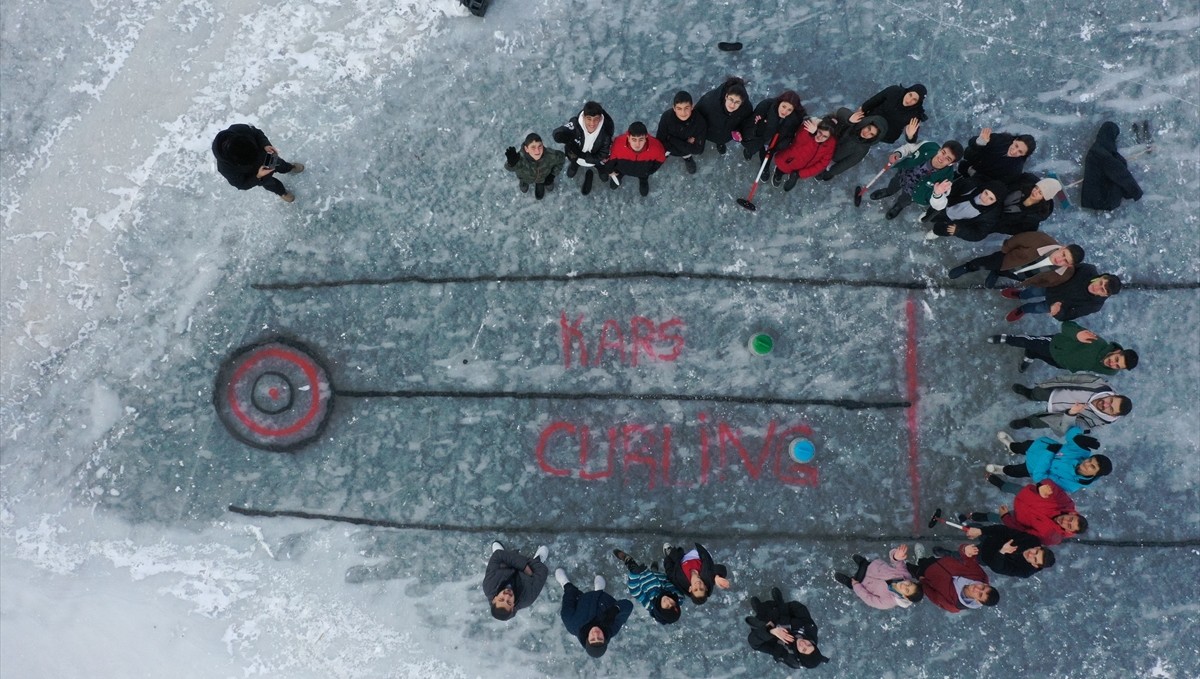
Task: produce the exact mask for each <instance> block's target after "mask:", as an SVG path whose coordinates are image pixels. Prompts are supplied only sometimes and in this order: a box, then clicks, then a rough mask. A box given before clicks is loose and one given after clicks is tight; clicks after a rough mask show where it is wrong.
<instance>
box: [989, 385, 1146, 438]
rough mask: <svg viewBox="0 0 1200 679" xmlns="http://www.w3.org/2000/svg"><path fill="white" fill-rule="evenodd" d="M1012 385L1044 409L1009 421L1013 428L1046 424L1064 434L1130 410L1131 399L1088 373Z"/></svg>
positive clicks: (1101, 423)
mask: <svg viewBox="0 0 1200 679" xmlns="http://www.w3.org/2000/svg"><path fill="white" fill-rule="evenodd" d="M1012 389H1013V391H1014V392H1016V393H1017V394H1019V395H1021V396H1024V397H1025V398H1027V399H1029V400H1031V401H1042V402H1043V403H1045V404H1046V412H1043V413H1038V414H1035V415H1030V416H1028V417H1022V418H1019V419H1016V420H1013V421H1012V422H1009V423H1008V425H1009V426H1010V427H1012V428H1013V429H1037V428H1047V427H1048V428H1050V429H1053V430H1054V433H1056V434H1058V435H1059V436H1064V435H1066V433H1067V430H1068V429H1070V428H1071V427H1079V428H1080V429H1082V430H1083V431H1084V432H1085V433H1086V432H1088V431H1091V430H1092V429H1096V428H1097V427H1102V426H1104V425H1106V424H1111V423H1113V422H1115V421H1116V420H1118V419H1120V418H1121V417H1124V416H1125V415H1128V414H1129V413H1130V412H1131V411H1132V410H1133V401H1132V400H1130V398H1129V397H1128V396H1123V395H1121V394H1118V393H1116V392H1115V391H1113V388H1112V387H1111V386H1109V385H1108V383H1107V382H1105V381H1104V378H1103V377H1098V376H1096V375H1091V374H1088V373H1072V374H1067V375H1060V376H1058V377H1055V378H1053V379H1049V380H1046V381H1044V382H1039V383H1038V384H1036V385H1034V386H1033V387H1026V386H1025V385H1023V384H1014V385H1013V386H1012Z"/></svg>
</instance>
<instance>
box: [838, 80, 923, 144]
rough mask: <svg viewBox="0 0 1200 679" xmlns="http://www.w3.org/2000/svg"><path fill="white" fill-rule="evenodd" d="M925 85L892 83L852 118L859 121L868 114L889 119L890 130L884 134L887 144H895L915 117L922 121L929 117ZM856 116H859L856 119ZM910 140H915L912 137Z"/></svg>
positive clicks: (888, 127)
mask: <svg viewBox="0 0 1200 679" xmlns="http://www.w3.org/2000/svg"><path fill="white" fill-rule="evenodd" d="M927 92H928V91H927V90H926V89H925V86H924V85H922V84H920V83H917V84H915V85H911V86H909V87H905V86H903V85H892V86H891V87H885V88H883V89H882V90H880V91H879V92H878V93H877V94H876V95H875V96H873V97H871V98H870V99H868V100H866V101H864V102H863V104H862V106H859V107H858V110H857V111H855V112H854V116H852V117H851V119H852V120H853V121H854V122H858V121H859V120H862V119H863V118H865V117H867V116H882V117H883V119H884V120H886V121H887V129H888V131H887V132H885V133H884V134H882V135H881V136H882V137H883V139H882V141H883V143H885V144H894V143H895V142H896V140H897V139H899V138H900V133H901V132H902V131H903V130H904V127H905V126H906V125H908V124H909V123H910V122H912V120H913V119H914V118H916V119H917V120H918V121H920V122H924V121H925V120H928V119H929V116H928V115H926V113H925V95H926V94H927ZM854 118H857V120H855V119H854ZM909 141H913V140H912V139H910V140H909Z"/></svg>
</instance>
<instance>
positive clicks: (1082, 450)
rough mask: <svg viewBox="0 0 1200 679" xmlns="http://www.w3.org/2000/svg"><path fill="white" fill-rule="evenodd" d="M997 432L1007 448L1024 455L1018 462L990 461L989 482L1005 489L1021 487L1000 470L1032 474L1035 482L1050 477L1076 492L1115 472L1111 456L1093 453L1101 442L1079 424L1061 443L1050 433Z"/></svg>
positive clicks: (1020, 475) (1015, 475)
mask: <svg viewBox="0 0 1200 679" xmlns="http://www.w3.org/2000/svg"><path fill="white" fill-rule="evenodd" d="M996 436H997V438H999V439H1000V443H1001V444H1003V445H1004V447H1005V448H1006V449H1007V450H1008V452H1010V453H1012V454H1013V455H1024V456H1025V461H1024V462H1022V463H1019V464H1010V465H998V464H989V465H987V472H988V478H987V480H988V483H991V484H992V485H993V486H996V487H997V488H999V489H1000V490H1003V491H1007V492H1010V493H1017V492H1019V491H1020V490H1021V487H1020V486H1018V485H1017V484H1015V483H1013V482H1011V481H1006V480H1004V479H1002V478H1000V477H999V476H997V474H1004V475H1005V476H1011V477H1013V478H1017V479H1023V478H1029V479H1033V481H1034V483H1037V482H1038V481H1044V480H1046V479H1050V480H1051V481H1053V482H1055V483H1057V484H1058V486H1059V487H1060V488H1062V489H1063V490H1065V491H1067V492H1068V493H1073V492H1075V491H1077V490H1082V489H1083V488H1087V487H1088V486H1090V485H1091V484H1092V482H1093V481H1095V480H1096V479H1098V478H1100V477H1101V476H1108V475H1109V474H1111V473H1112V460H1110V459H1108V456H1107V455H1096V454H1093V453H1092V451H1093V450H1096V449H1097V448H1099V447H1100V442H1099V441H1097V440H1096V439H1094V438H1092V437H1091V436H1087V435H1086V434H1084V433H1083V430H1082V429H1080V428H1079V427H1071V428H1070V429H1068V430H1067V435H1066V436H1064V437H1063V442H1062V443H1059V442H1058V441H1056V440H1054V439H1053V438H1051V437H1049V436H1043V437H1041V438H1039V439H1036V440H1033V441H1014V440H1013V438H1012V437H1011V436H1009V435H1008V433H1007V432H1003V431H1002V432H999V433H998V434H996Z"/></svg>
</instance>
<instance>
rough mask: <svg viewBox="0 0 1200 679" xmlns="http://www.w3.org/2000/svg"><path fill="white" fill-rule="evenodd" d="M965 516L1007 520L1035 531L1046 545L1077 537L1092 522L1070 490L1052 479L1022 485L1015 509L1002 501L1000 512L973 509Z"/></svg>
mask: <svg viewBox="0 0 1200 679" xmlns="http://www.w3.org/2000/svg"><path fill="white" fill-rule="evenodd" d="M965 518H966V519H967V520H968V521H973V522H983V521H989V522H991V523H1000V522H1003V523H1004V525H1006V526H1008V527H1009V528H1015V529H1017V530H1019V531H1022V532H1024V533H1029V534H1030V535H1033V536H1034V537H1036V538H1037V539H1038V540H1039V541H1040V542H1041V543H1042V544H1043V545H1045V546H1046V547H1053V546H1054V545H1057V544H1060V543H1061V542H1062V541H1063V540H1066V539H1067V538H1072V537H1075V536H1076V535H1079V534H1080V533H1082V532H1084V531H1085V530H1087V526H1088V523H1087V519H1085V518H1083V516H1081V515H1080V514H1079V512H1077V511H1075V502H1074V501H1073V500H1071V496H1070V495H1067V491H1065V490H1063V489H1062V488H1060V487H1059V486H1058V484H1056V483H1055V482H1053V481H1051V480H1049V479H1046V480H1045V481H1041V482H1039V483H1031V484H1029V485H1028V486H1025V487H1024V488H1022V489H1021V490H1020V492H1018V493H1017V497H1016V498H1015V499H1014V500H1013V508H1012V511H1011V512H1010V511H1009V510H1008V505H1000V513H999V514H989V513H983V512H973V513H971V514H970V515H967V516H966V517H965Z"/></svg>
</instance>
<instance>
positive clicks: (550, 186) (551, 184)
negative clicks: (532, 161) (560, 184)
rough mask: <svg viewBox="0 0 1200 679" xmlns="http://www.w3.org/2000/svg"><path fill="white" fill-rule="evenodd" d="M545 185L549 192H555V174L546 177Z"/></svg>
mask: <svg viewBox="0 0 1200 679" xmlns="http://www.w3.org/2000/svg"><path fill="white" fill-rule="evenodd" d="M543 183H544V184H545V185H546V190H547V191H553V190H554V175H553V174H548V175H546V181H545V182H543Z"/></svg>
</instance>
